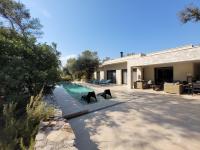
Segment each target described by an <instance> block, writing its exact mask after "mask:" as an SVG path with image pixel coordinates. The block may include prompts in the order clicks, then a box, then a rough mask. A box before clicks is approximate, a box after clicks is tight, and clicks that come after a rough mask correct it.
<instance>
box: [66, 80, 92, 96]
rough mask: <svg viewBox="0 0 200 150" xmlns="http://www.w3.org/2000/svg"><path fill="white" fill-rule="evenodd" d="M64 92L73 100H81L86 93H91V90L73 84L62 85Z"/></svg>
mask: <svg viewBox="0 0 200 150" xmlns="http://www.w3.org/2000/svg"><path fill="white" fill-rule="evenodd" d="M62 85H63V87H64V88H65V90H66V91H67V92H68V93H69V94H70V95H71V96H72V97H74V98H75V99H77V100H81V97H82V96H83V95H86V94H87V93H88V92H91V91H93V90H92V89H90V88H88V87H85V86H82V85H79V84H74V83H64V84H62Z"/></svg>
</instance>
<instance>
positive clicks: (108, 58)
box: [102, 57, 110, 63]
mask: <svg viewBox="0 0 200 150" xmlns="http://www.w3.org/2000/svg"><path fill="white" fill-rule="evenodd" d="M108 60H110V57H105V58H104V59H103V60H102V63H104V62H105V61H108Z"/></svg>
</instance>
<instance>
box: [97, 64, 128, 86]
mask: <svg viewBox="0 0 200 150" xmlns="http://www.w3.org/2000/svg"><path fill="white" fill-rule="evenodd" d="M99 69H100V70H101V71H100V79H107V71H108V70H116V84H121V83H122V77H121V75H122V73H121V70H122V69H127V63H126V62H125V63H118V64H113V65H105V66H103V67H101V68H99Z"/></svg>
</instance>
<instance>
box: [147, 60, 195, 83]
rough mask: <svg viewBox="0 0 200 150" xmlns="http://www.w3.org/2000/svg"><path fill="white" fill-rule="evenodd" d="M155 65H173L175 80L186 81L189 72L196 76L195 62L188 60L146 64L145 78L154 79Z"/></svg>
mask: <svg viewBox="0 0 200 150" xmlns="http://www.w3.org/2000/svg"><path fill="white" fill-rule="evenodd" d="M155 67H173V78H174V80H181V81H186V80H187V75H188V73H190V74H191V75H192V76H194V64H193V63H192V62H187V63H186V62H184V63H174V64H163V65H153V66H145V67H144V80H147V81H148V80H152V81H154V68H155Z"/></svg>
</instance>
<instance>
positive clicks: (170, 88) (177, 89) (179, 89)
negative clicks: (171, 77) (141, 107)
mask: <svg viewBox="0 0 200 150" xmlns="http://www.w3.org/2000/svg"><path fill="white" fill-rule="evenodd" d="M164 91H165V92H166V93H171V94H182V93H183V85H182V84H180V83H164Z"/></svg>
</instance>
